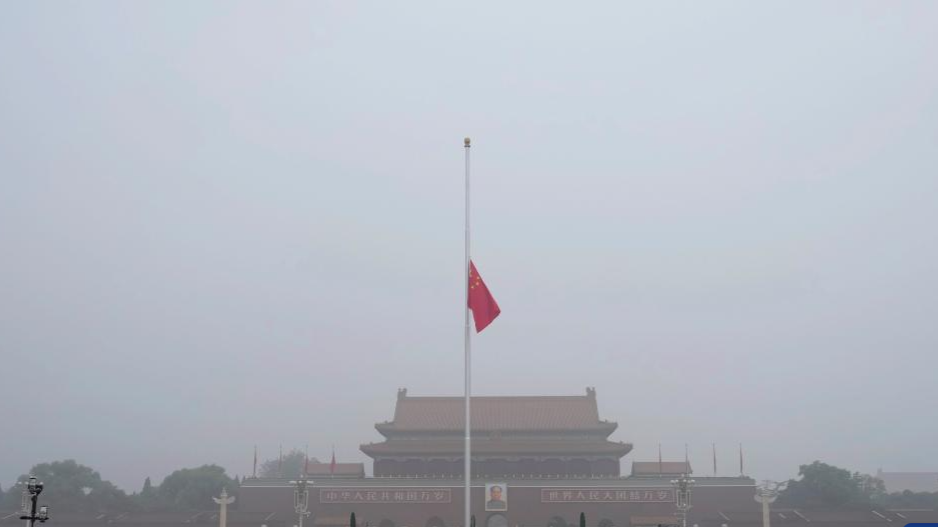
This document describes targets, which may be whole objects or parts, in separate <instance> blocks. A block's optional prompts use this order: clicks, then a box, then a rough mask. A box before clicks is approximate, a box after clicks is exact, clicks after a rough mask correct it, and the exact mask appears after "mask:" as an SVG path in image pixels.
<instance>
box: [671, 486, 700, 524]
mask: <svg viewBox="0 0 938 527" xmlns="http://www.w3.org/2000/svg"><path fill="white" fill-rule="evenodd" d="M694 483H696V481H694V480H692V479H690V478H688V477H687V474H681V477H680V478H678V479H672V480H671V486H672V487H674V506H675V507H677V511H678V516H679V517H680V518H681V527H687V511H688V510H690V508H691V504H690V489H691V487H693V486H694Z"/></svg>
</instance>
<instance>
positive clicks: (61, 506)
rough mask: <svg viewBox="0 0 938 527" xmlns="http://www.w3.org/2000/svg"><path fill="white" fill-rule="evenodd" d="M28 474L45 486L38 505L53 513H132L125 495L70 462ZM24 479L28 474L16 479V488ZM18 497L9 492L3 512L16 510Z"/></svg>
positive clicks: (44, 465) (36, 468) (41, 467)
mask: <svg viewBox="0 0 938 527" xmlns="http://www.w3.org/2000/svg"><path fill="white" fill-rule="evenodd" d="M29 474H32V475H34V476H36V478H38V479H39V481H42V482H43V484H44V485H45V489H44V490H43V492H42V497H41V501H42V503H43V504H44V505H48V506H49V508H51V509H52V510H58V511H62V512H104V511H120V512H126V511H132V510H134V509H135V506H134V503H133V502H132V501H131V499H130V498H129V497H128V496H127V494H125V493H124V491H122V490H120V489H119V488H117V486H115V485H114V484H113V483H111V482H110V481H106V480H104V479H101V475H100V474H98V473H97V472H96V471H94V470H93V469H92V468H90V467H86V466H85V465H80V464H78V463H77V462H75V460H73V459H66V460H64V461H53V462H51V463H41V464H39V465H35V466H34V467H33V468H32V470H30V471H29ZM27 479H29V475H28V474H23V475H21V476H20V477H19V478H18V479H17V485H23V484H25V483H26V480H27ZM20 494H21V493H20V492H18V491H16V489H13V488H11V489H10V490H8V491H7V492H6V493H5V496H4V498H5V499H4V500H3V504H4V506H5V507H4V508H7V509H16V508H19V506H20Z"/></svg>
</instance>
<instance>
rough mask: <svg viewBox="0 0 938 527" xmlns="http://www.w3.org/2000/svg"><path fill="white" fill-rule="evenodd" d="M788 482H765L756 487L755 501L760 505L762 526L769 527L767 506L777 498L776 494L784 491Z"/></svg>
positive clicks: (769, 520)
mask: <svg viewBox="0 0 938 527" xmlns="http://www.w3.org/2000/svg"><path fill="white" fill-rule="evenodd" d="M786 486H788V482H787V481H784V482H781V483H778V482H776V481H770V480H765V481H763V482H762V485H759V486H758V487H756V495H755V496H754V497H755V500H756V501H757V502H759V503H761V504H762V526H763V527H771V523H772V519H771V517H770V515H769V504H770V503H772V502H773V501H775V500H776V498H778V494H779V493H780V492H781V491H783V490H785V487H786Z"/></svg>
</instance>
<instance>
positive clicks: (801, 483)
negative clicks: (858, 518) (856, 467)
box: [779, 461, 886, 509]
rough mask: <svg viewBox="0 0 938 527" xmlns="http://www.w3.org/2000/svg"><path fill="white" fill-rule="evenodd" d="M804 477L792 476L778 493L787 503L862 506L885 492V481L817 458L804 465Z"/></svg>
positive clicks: (791, 504) (805, 506)
mask: <svg viewBox="0 0 938 527" xmlns="http://www.w3.org/2000/svg"><path fill="white" fill-rule="evenodd" d="M798 475H799V476H801V479H798V480H791V481H789V482H788V488H786V489H785V490H784V491H783V492H782V493H781V495H780V496H779V501H780V502H781V503H783V504H785V505H787V506H791V507H801V508H807V509H810V508H831V507H833V508H840V507H846V508H862V507H869V506H872V505H873V503H874V501H878V500H880V499H881V498H882V496H884V495H885V491H886V489H885V486H884V485H883V482H882V481H881V480H879V479H877V478H875V477H873V476H870V475H867V474H860V473H859V472H854V473H852V474H851V473H850V471H849V470H846V469H843V468H839V467H835V466H833V465H828V464H827V463H822V462H820V461H815V462H814V463H811V464H810V465H801V467H800V468H799V470H798Z"/></svg>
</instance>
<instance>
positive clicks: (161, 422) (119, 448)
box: [0, 1, 938, 491]
mask: <svg viewBox="0 0 938 527" xmlns="http://www.w3.org/2000/svg"><path fill="white" fill-rule="evenodd" d="M758 4H759V5H755V4H754V3H749V2H732V3H716V2H708V3H706V5H704V4H701V3H690V2H688V3H661V2H646V3H643V4H628V5H624V4H621V3H618V2H616V3H608V4H604V5H588V6H577V7H574V6H573V5H572V4H569V3H557V4H547V3H544V2H530V3H513V4H511V5H506V4H505V3H503V2H490V3H489V2H461V3H444V2H401V3H399V2H394V3H390V2H370V3H355V4H350V3H345V2H334V3H333V2H315V3H314V2H307V3H286V2H280V3H236V2H215V3H210V2H181V1H180V2H149V3H143V2H107V3H105V2H13V1H6V2H3V3H2V5H0V266H2V267H0V353H2V365H3V377H2V403H0V428H2V432H0V436H2V441H0V442H2V448H0V484H2V485H3V486H4V488H6V487H8V486H9V485H10V483H12V481H13V479H14V478H15V477H16V476H17V475H18V474H20V473H22V472H25V471H26V470H28V469H29V467H30V466H31V465H33V464H35V463H38V462H43V461H49V460H52V459H62V458H75V459H77V460H78V461H79V462H81V463H84V464H87V465H90V466H92V467H94V468H96V469H98V470H99V471H100V472H101V473H102V476H103V477H104V478H106V479H111V480H112V481H114V482H115V483H117V484H118V485H120V486H122V487H123V488H125V489H126V490H128V491H133V490H139V488H140V486H141V485H142V483H143V479H144V477H145V476H151V477H152V478H154V483H157V482H158V481H159V480H161V479H162V477H163V476H165V475H166V474H168V473H169V472H171V471H173V470H175V469H177V468H180V467H183V466H194V465H199V464H202V463H210V462H215V463H219V464H222V465H223V466H225V467H226V468H227V469H228V471H229V473H231V474H240V475H245V474H250V471H251V461H252V449H253V445H254V444H255V443H256V444H258V445H259V448H260V457H261V459H262V460H263V459H264V458H270V457H275V456H276V455H277V452H276V451H277V447H278V445H279V444H280V443H281V442H282V443H283V445H284V447H285V449H288V448H290V447H299V448H303V446H304V445H305V444H306V443H309V448H310V454H311V455H313V456H318V457H319V458H325V459H328V458H329V456H330V452H331V445H333V444H334V445H335V450H336V456H337V458H338V460H339V461H340V462H341V461H366V460H367V458H366V457H365V456H364V455H363V454H361V453H360V452H359V451H358V445H359V444H360V443H364V442H369V441H378V440H379V439H380V435H379V434H378V433H377V432H376V431H375V430H374V429H373V424H374V423H375V422H376V421H383V420H386V419H391V418H392V416H393V408H394V403H395V397H396V390H397V389H398V388H399V387H407V388H409V391H410V394H412V395H439V394H449V395H461V394H462V375H463V369H462V361H463V356H462V315H463V313H462V306H463V297H462V295H463V287H464V286H463V245H462V244H463V202H462V200H463V148H462V139H463V137H464V136H466V135H469V136H471V137H472V138H473V145H474V146H473V149H472V153H473V178H474V179H473V185H474V186H473V199H474V208H473V213H474V221H473V242H474V248H473V257H474V260H475V261H476V263H477V265H478V267H479V270H480V272H481V274H482V276H483V277H484V278H485V280H486V282H487V283H488V285H489V287H490V288H491V290H492V291H493V293H494V295H495V296H496V298H497V299H498V301H499V303H500V304H501V306H502V316H501V317H500V318H499V319H498V320H497V321H496V322H495V323H494V324H493V325H492V326H491V327H490V329H488V330H486V331H485V332H484V333H482V334H481V335H480V336H479V337H478V338H477V339H476V340H475V350H476V353H475V358H474V366H475V368H474V372H475V378H474V380H475V391H476V393H477V394H557V395H564V394H583V393H585V388H586V386H595V387H596V388H597V392H598V397H599V404H600V412H601V413H602V416H603V417H605V418H607V419H610V420H615V421H618V422H619V424H620V428H619V431H617V432H616V433H615V434H614V435H613V439H615V440H625V441H631V442H633V443H635V450H634V453H633V454H630V455H629V456H627V457H626V458H625V459H624V463H623V471H624V472H627V471H628V470H629V465H630V462H631V461H632V460H653V459H656V458H657V444H658V443H659V442H660V443H662V444H663V449H664V454H665V457H666V458H673V459H681V458H682V456H683V445H684V443H685V442H687V443H690V453H691V458H692V459H691V460H692V462H693V463H694V464H695V466H696V468H697V473H698V474H701V475H706V474H709V473H710V472H711V469H710V463H711V462H710V444H711V443H712V442H716V443H717V445H718V453H719V456H720V472H721V473H726V474H733V473H736V471H737V463H738V461H737V453H736V449H737V444H738V443H740V442H742V443H743V444H744V445H745V449H746V453H747V454H746V457H747V459H746V462H747V472H748V473H750V474H752V475H754V476H756V477H759V478H763V477H772V478H787V477H791V476H794V475H795V473H796V471H797V466H798V464H801V463H807V462H810V461H813V460H815V459H820V460H822V461H825V462H828V463H833V464H836V465H841V466H844V467H847V468H850V469H853V470H860V471H868V472H874V471H875V470H876V469H877V468H878V467H882V468H883V469H885V470H936V469H938V464H936V463H938V462H936V461H935V456H934V445H935V444H936V442H938V421H936V420H935V408H934V402H935V401H936V400H938V385H936V383H935V382H934V376H935V372H936V367H938V354H936V345H938V324H936V311H938V273H936V269H938V231H936V223H938V207H936V193H938V95H936V94H938V60H936V50H938V32H936V31H935V27H936V23H938V4H935V3H933V2H925V1H922V2H911V1H909V2H889V3H886V2H859V1H854V2H798V3H782V2H777V3H775V4H774V5H767V4H766V3H758ZM369 470H370V464H369Z"/></svg>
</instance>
